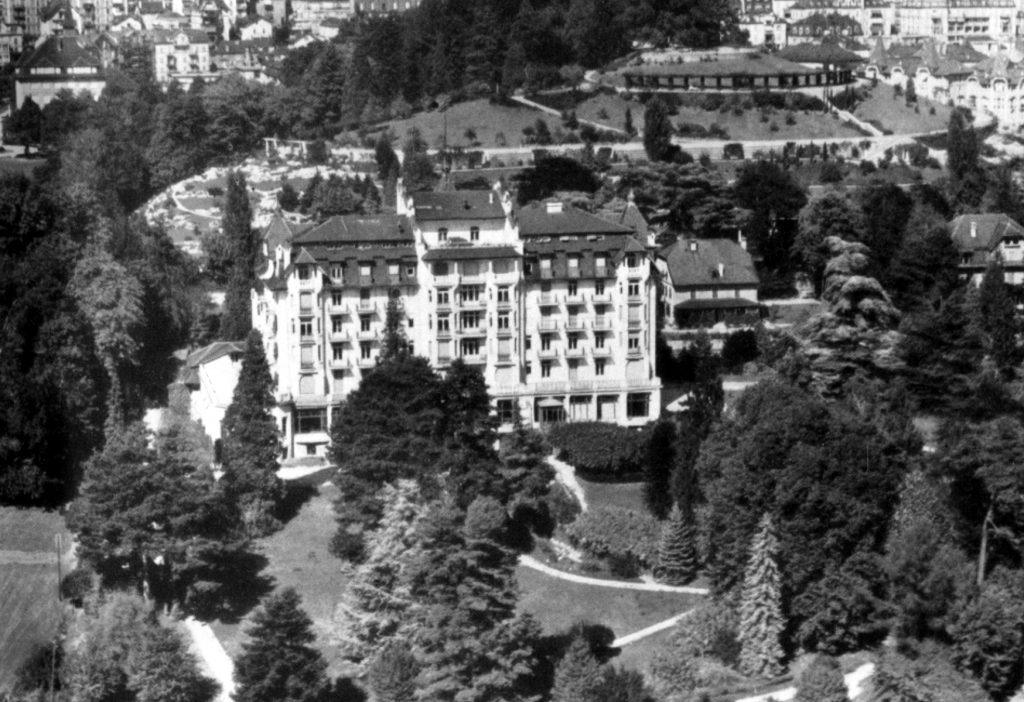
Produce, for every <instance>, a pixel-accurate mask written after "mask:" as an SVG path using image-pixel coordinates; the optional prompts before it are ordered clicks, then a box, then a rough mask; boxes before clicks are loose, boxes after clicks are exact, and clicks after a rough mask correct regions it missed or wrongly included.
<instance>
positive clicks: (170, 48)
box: [146, 29, 214, 88]
mask: <svg viewBox="0 0 1024 702" xmlns="http://www.w3.org/2000/svg"><path fill="white" fill-rule="evenodd" d="M146 37H147V40H148V43H149V44H150V45H151V46H152V47H153V76H154V78H155V79H156V82H157V83H160V84H161V85H163V84H166V83H170V82H171V81H172V80H176V81H178V82H179V83H181V84H182V86H183V87H186V88H187V87H188V86H189V85H191V84H192V81H193V80H195V79H196V78H203V79H211V78H213V77H214V75H213V73H212V72H211V69H210V47H211V44H212V42H211V41H210V35H209V34H208V33H207V32H206V31H204V30H202V29H154V30H150V31H148V32H146Z"/></svg>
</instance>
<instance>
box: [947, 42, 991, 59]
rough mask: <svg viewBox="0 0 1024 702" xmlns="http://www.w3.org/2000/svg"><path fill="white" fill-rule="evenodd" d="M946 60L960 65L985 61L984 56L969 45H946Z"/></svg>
mask: <svg viewBox="0 0 1024 702" xmlns="http://www.w3.org/2000/svg"><path fill="white" fill-rule="evenodd" d="M946 58H947V59H952V60H954V61H959V62H960V63H978V62H979V61H982V60H984V59H985V54H983V53H981V52H980V51H978V50H977V49H975V48H974V47H973V46H971V45H970V44H947V45H946Z"/></svg>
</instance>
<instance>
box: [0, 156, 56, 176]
mask: <svg viewBox="0 0 1024 702" xmlns="http://www.w3.org/2000/svg"><path fill="white" fill-rule="evenodd" d="M44 163H46V161H45V159H35V158H0V176H6V175H26V176H27V175H29V174H31V173H32V171H33V170H35V169H36V168H38V167H39V166H41V165H43V164H44Z"/></svg>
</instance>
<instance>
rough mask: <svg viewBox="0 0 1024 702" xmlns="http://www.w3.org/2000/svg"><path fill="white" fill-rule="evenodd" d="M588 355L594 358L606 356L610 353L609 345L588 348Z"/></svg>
mask: <svg viewBox="0 0 1024 702" xmlns="http://www.w3.org/2000/svg"><path fill="white" fill-rule="evenodd" d="M590 355H591V356H593V357H594V358H608V357H609V356H611V355H612V347H611V346H595V347H594V348H592V349H591V350H590Z"/></svg>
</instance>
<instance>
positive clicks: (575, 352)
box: [565, 346, 584, 358]
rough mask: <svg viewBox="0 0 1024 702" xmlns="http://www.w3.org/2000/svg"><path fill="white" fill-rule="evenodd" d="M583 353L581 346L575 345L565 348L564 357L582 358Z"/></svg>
mask: <svg viewBox="0 0 1024 702" xmlns="http://www.w3.org/2000/svg"><path fill="white" fill-rule="evenodd" d="M583 354H584V349H583V347H582V346H577V347H576V348H574V349H573V348H568V349H566V350H565V357H566V358H583Z"/></svg>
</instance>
